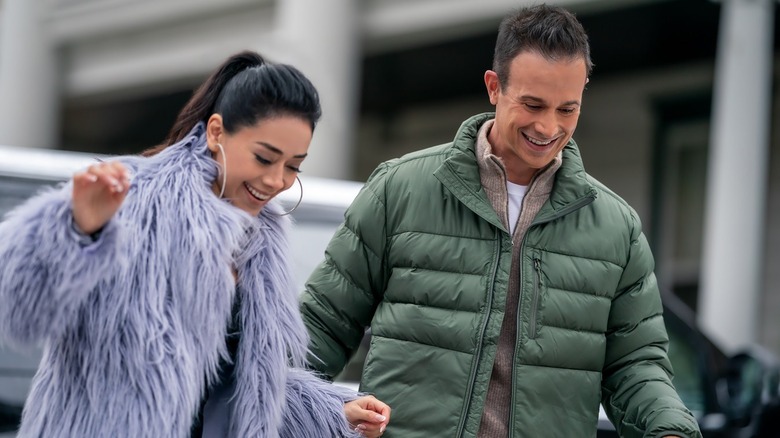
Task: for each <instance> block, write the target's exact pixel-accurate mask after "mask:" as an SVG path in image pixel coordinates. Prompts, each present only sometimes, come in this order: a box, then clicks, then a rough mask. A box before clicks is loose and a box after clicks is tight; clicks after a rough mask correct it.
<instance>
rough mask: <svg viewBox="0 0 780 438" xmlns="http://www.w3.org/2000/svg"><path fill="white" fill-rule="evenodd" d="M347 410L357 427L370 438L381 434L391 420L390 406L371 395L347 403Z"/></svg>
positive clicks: (350, 419)
mask: <svg viewBox="0 0 780 438" xmlns="http://www.w3.org/2000/svg"><path fill="white" fill-rule="evenodd" d="M345 412H346V414H347V419H348V420H349V422H350V423H351V424H353V425H354V426H355V429H357V430H358V431H360V432H361V433H362V434H363V435H364V436H366V437H368V438H375V437H378V436H381V435H382V433H384V431H385V428H386V427H387V424H388V422H389V421H390V406H388V405H387V404H385V403H383V402H381V401H379V400H377V399H376V398H375V397H374V396H371V395H369V396H365V397H360V398H358V399H356V400H353V401H351V402H349V403H347V405H346V406H345Z"/></svg>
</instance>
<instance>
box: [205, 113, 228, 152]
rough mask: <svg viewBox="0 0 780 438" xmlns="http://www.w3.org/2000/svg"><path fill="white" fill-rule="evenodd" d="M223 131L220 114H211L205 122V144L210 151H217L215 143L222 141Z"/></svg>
mask: <svg viewBox="0 0 780 438" xmlns="http://www.w3.org/2000/svg"><path fill="white" fill-rule="evenodd" d="M224 133H225V128H224V127H223V126H222V116H221V115H219V114H212V115H211V117H209V120H208V122H206V144H207V145H208V148H209V150H210V151H211V152H214V153H216V152H217V150H218V148H217V143H220V142H222V136H223V135H224Z"/></svg>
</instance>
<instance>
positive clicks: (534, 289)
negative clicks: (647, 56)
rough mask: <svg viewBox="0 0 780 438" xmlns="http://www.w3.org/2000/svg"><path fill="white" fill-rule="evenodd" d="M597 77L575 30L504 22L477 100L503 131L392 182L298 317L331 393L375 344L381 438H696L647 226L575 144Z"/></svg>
mask: <svg viewBox="0 0 780 438" xmlns="http://www.w3.org/2000/svg"><path fill="white" fill-rule="evenodd" d="M591 69H592V63H591V59H590V47H589V44H588V38H587V35H586V34H585V32H584V30H583V28H582V26H581V25H580V23H579V22H578V21H577V20H576V18H575V17H574V16H573V15H572V14H571V13H569V12H567V11H566V10H564V9H561V8H558V7H549V6H545V5H541V6H535V7H531V8H525V9H522V10H519V11H517V12H516V13H513V14H511V15H509V16H507V17H506V18H505V19H504V20H503V21H502V23H501V26H500V28H499V35H498V40H497V43H496V48H495V54H494V62H493V69H492V70H488V71H487V72H486V73H485V76H484V80H485V85H486V88H487V93H488V97H489V99H490V102H491V103H492V104H493V105H494V106H495V113H487V114H480V115H476V116H474V117H472V118H470V119H468V120H466V121H465V122H463V124H462V125H461V127H460V129H459V130H458V132H457V133H456V135H455V138H454V140H453V141H452V142H451V143H449V144H445V145H441V146H436V147H433V148H430V149H426V150H422V151H419V152H415V153H412V154H409V155H406V156H404V157H401V158H399V159H396V160H392V161H389V162H386V163H383V164H382V165H381V166H380V167H379V168H378V169H377V170H376V171H375V172H374V174H373V175H372V176H371V178H370V179H369V181H368V182H367V183H366V186H365V187H364V189H363V190H362V192H361V193H360V194H359V195H358V197H357V199H356V200H355V202H354V204H353V205H352V207H350V209H349V210H348V212H347V214H346V216H345V224H344V226H343V227H341V228H340V230H339V231H338V232H337V233H336V235H335V236H334V238H333V241H332V242H331V244H330V245H329V247H328V250H327V252H326V258H325V261H324V262H323V263H322V264H321V265H320V266H319V268H318V269H317V270H316V271H315V272H314V273H313V274H312V276H311V277H310V279H309V282H308V283H307V286H306V291H305V293H304V294H303V296H302V302H301V309H302V312H303V315H304V321H305V322H306V324H307V327H308V329H309V333H310V335H311V352H312V363H313V365H314V366H315V367H317V368H318V369H319V370H320V371H321V372H323V373H325V374H327V375H329V376H335V375H336V374H338V373H339V372H340V371H341V369H342V368H343V367H344V365H345V363H346V361H347V360H348V359H349V357H350V355H351V353H352V352H353V351H354V350H355V349H356V348H357V347H358V344H359V342H360V339H361V338H362V336H363V332H364V329H365V328H366V327H370V328H371V330H372V341H371V347H370V350H369V353H368V357H367V359H366V363H365V366H364V369H363V376H362V381H361V389H362V390H363V391H366V392H369V393H373V394H375V395H376V396H377V397H378V398H380V399H381V400H383V401H385V402H387V403H388V404H389V405H390V406H391V407H392V409H393V422H392V423H391V424H390V425H389V427H388V429H387V431H386V434H385V435H386V436H388V437H404V438H415V437H420V438H423V437H426V438H427V437H479V438H494V437H501V438H504V437H511V436H524V437H540V436H544V437H562V438H571V437H593V436H595V434H596V425H597V420H598V412H599V403H603V405H604V408H605V410H606V412H607V414H608V415H609V417H610V419H611V420H612V422H613V423H614V424H615V426H616V428H617V429H618V432H619V434H620V435H621V436H623V437H637V438H638V437H672V436H679V437H689V438H690V437H700V436H701V434H700V432H699V429H698V426H697V423H696V420H695V419H694V417H693V415H692V414H691V413H690V412H689V411H688V410H687V409H686V408H685V406H684V405H683V403H682V402H681V401H680V398H679V397H678V395H677V393H676V391H675V389H674V387H673V386H672V383H671V373H672V370H671V366H670V364H669V360H668V357H667V351H666V349H667V345H668V339H667V335H666V331H665V328H664V322H663V317H662V310H661V309H662V308H661V300H660V295H659V292H658V288H657V284H656V281H655V276H654V274H653V269H654V266H653V265H654V264H653V257H652V255H651V253H650V250H649V247H648V244H647V241H646V239H645V237H644V235H643V233H642V230H641V225H640V221H639V218H638V217H637V214H636V212H635V211H634V210H633V209H632V208H631V207H630V206H629V205H627V204H626V203H625V201H623V200H622V199H620V198H619V197H618V196H617V195H615V194H614V193H613V192H612V191H610V190H609V189H608V188H607V187H605V186H604V185H602V184H601V183H599V182H598V181H596V180H595V179H594V178H592V177H591V176H590V175H588V174H587V173H586V172H585V170H584V168H583V164H582V160H581V158H580V152H579V148H578V146H577V145H576V143H575V142H574V141H573V140H572V135H573V134H574V131H575V129H576V127H577V121H578V119H579V115H580V110H581V108H582V100H583V91H584V89H585V85H586V84H587V82H588V77H589V74H590V71H591Z"/></svg>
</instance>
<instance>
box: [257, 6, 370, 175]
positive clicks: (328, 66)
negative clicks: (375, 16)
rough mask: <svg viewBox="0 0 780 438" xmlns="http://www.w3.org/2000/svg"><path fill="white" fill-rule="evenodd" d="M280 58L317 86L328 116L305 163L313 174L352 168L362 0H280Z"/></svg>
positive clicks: (277, 57) (348, 172)
mask: <svg viewBox="0 0 780 438" xmlns="http://www.w3.org/2000/svg"><path fill="white" fill-rule="evenodd" d="M277 2H278V7H279V15H278V17H277V18H278V21H277V23H278V26H279V27H278V42H279V44H280V50H279V51H278V52H275V53H274V54H272V55H273V56H274V60H278V61H282V62H286V63H289V64H292V65H294V66H295V67H297V68H299V69H300V70H301V71H302V72H303V73H304V74H305V75H306V76H307V77H308V78H309V79H311V81H312V82H313V83H314V85H315V86H316V87H317V90H318V91H319V93H320V99H321V101H322V111H323V117H322V119H321V121H320V123H319V125H317V128H316V130H315V131H314V140H313V141H312V145H311V147H310V149H309V157H308V158H306V161H305V162H304V164H303V166H302V169H303V170H304V172H306V174H307V175H316V176H327V177H337V178H346V177H349V176H351V174H352V163H353V161H354V160H353V156H354V153H353V150H352V142H353V138H354V132H355V130H356V129H357V105H358V101H357V99H358V96H359V91H360V82H359V81H360V59H361V58H360V41H359V37H360V15H359V11H358V1H357V0H329V1H320V0H315V1H312V0H277Z"/></svg>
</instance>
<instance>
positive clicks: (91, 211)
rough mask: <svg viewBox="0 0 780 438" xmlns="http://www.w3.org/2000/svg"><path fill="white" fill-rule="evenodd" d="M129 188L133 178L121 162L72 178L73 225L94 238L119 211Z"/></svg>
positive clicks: (88, 169) (95, 167) (100, 165)
mask: <svg viewBox="0 0 780 438" xmlns="http://www.w3.org/2000/svg"><path fill="white" fill-rule="evenodd" d="M128 188H130V174H129V172H128V171H127V169H126V168H125V166H123V165H122V164H121V163H119V162H111V163H99V164H94V165H92V166H89V168H87V170H85V171H84V172H79V173H77V174H75V175H73V201H72V202H73V221H74V222H75V224H76V226H77V227H78V228H79V230H80V231H81V232H83V233H84V234H92V233H94V232H96V231H98V230H100V229H101V228H103V227H104V226H105V225H106V223H108V221H109V220H110V219H111V218H112V217H113V216H114V214H115V213H116V212H117V210H119V206H120V205H122V202H123V201H124V200H125V196H126V195H127V190H128Z"/></svg>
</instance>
